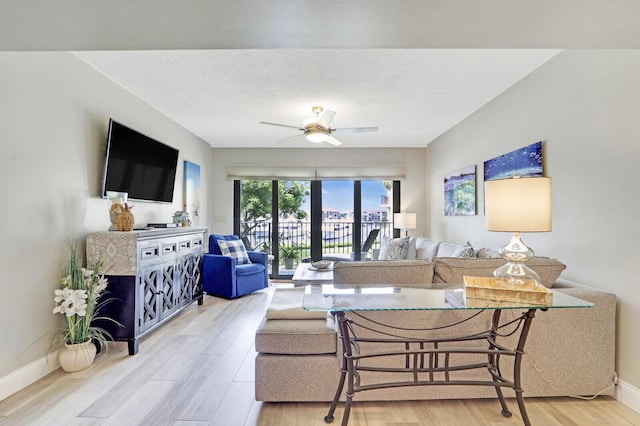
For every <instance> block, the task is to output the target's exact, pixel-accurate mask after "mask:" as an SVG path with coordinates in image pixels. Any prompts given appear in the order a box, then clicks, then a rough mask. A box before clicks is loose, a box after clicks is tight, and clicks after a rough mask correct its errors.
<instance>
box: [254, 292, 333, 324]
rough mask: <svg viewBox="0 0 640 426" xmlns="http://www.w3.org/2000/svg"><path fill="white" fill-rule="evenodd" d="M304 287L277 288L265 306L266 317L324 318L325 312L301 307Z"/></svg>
mask: <svg viewBox="0 0 640 426" xmlns="http://www.w3.org/2000/svg"><path fill="white" fill-rule="evenodd" d="M304 291H305V289H304V288H278V289H276V291H275V292H274V293H273V298H272V299H271V303H269V307H268V308H267V314H266V316H265V317H266V318H267V319H274V320H275V319H279V320H284V319H324V318H325V317H326V316H327V313H326V312H321V311H307V310H306V309H303V308H302V299H303V298H304Z"/></svg>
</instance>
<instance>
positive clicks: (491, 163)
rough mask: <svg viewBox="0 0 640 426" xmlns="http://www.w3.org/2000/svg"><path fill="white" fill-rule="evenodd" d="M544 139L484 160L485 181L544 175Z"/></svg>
mask: <svg viewBox="0 0 640 426" xmlns="http://www.w3.org/2000/svg"><path fill="white" fill-rule="evenodd" d="M542 165H543V164H542V141H539V142H536V143H533V144H531V145H529V146H525V147H524V148H520V149H516V150H515V151H511V152H509V153H507V154H504V155H501V156H499V157H495V158H492V159H491V160H487V161H485V162H484V181H485V182H487V181H489V180H496V179H508V178H512V177H514V176H516V175H519V176H520V177H532V176H543V174H542V172H543V170H542Z"/></svg>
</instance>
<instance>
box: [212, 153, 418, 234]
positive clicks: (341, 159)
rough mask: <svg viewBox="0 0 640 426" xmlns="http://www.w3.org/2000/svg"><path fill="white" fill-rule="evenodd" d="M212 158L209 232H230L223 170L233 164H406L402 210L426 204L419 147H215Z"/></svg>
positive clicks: (229, 190) (228, 186) (228, 184)
mask: <svg viewBox="0 0 640 426" xmlns="http://www.w3.org/2000/svg"><path fill="white" fill-rule="evenodd" d="M212 156H213V167H212V171H211V173H212V183H211V193H212V200H213V204H212V205H211V213H212V216H211V228H210V231H211V232H212V233H223V234H224V233H232V232H233V204H232V201H231V200H233V181H232V180H228V179H227V177H226V167H227V166H232V165H235V166H239V165H242V166H246V165H264V164H269V165H294V164H295V165H305V166H335V165H350V166H370V165H405V166H406V170H407V176H406V178H405V179H403V180H402V181H401V209H402V210H406V211H410V212H417V213H418V214H420V213H421V212H423V209H424V206H425V203H426V199H425V173H424V163H425V150H424V149H422V148H419V149H416V148H409V149H408V148H401V149H392V148H385V149H374V148H366V149H356V148H348V147H340V148H295V149H287V148H282V149H240V148H238V149H233V148H215V149H214V150H213V153H212ZM214 194H215V195H214ZM423 223H424V222H423ZM425 231H426V229H425V228H424V226H420V227H419V228H418V229H415V230H414V231H413V232H412V234H415V235H423V233H424V232H425Z"/></svg>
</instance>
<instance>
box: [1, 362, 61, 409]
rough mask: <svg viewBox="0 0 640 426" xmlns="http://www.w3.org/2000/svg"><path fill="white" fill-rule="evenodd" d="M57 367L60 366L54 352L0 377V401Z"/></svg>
mask: <svg viewBox="0 0 640 426" xmlns="http://www.w3.org/2000/svg"><path fill="white" fill-rule="evenodd" d="M58 368H60V363H59V362H58V353H57V352H55V353H51V354H49V355H48V356H45V357H42V358H40V359H38V360H36V361H34V362H32V363H31V364H28V365H25V366H24V367H22V368H20V369H19V370H16V371H14V372H12V373H10V374H9V375H7V376H4V377H0V401H2V400H3V399H5V398H7V397H9V396H11V395H13V394H14V393H16V392H18V391H20V390H22V389H24V388H26V387H27V386H29V385H30V384H31V383H33V382H36V381H38V380H40V379H41V378H43V377H44V376H46V375H47V374H49V373H51V372H53V371H55V370H57V369H58Z"/></svg>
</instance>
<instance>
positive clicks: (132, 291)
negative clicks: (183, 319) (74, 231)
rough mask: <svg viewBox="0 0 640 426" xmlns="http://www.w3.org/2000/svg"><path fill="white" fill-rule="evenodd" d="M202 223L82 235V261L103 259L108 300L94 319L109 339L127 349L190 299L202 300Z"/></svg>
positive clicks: (131, 350)
mask: <svg viewBox="0 0 640 426" xmlns="http://www.w3.org/2000/svg"><path fill="white" fill-rule="evenodd" d="M206 231H207V229H206V228H196V227H186V228H170V229H155V230H148V231H132V232H117V231H110V232H94V233H90V234H88V235H87V263H88V264H94V263H95V262H97V261H102V262H104V268H103V271H104V273H105V276H106V277H107V278H108V279H109V285H108V287H107V291H108V293H107V294H106V295H105V297H106V298H109V299H112V300H110V301H109V302H108V303H106V304H105V305H104V306H103V307H102V308H101V310H100V313H99V316H102V317H107V318H111V319H114V320H115V321H117V322H118V323H120V324H121V325H122V326H119V325H117V324H115V323H113V322H112V321H107V320H98V321H96V325H97V326H99V327H102V328H104V329H105V330H107V331H108V332H109V333H111V335H112V336H113V339H114V340H117V341H126V342H127V343H128V345H129V354H130V355H134V354H135V353H137V352H138V340H139V339H140V338H141V337H142V336H144V335H145V334H146V333H148V332H150V331H151V330H153V329H154V328H156V327H157V326H159V325H160V324H162V323H164V322H165V321H167V320H168V319H170V318H171V317H173V316H174V315H175V314H177V313H178V312H180V310H182V309H184V308H185V307H187V306H188V305H190V304H191V303H193V302H194V301H196V300H197V301H198V304H199V305H202V302H203V299H202V298H203V291H202V257H203V254H204V242H205V234H206Z"/></svg>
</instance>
